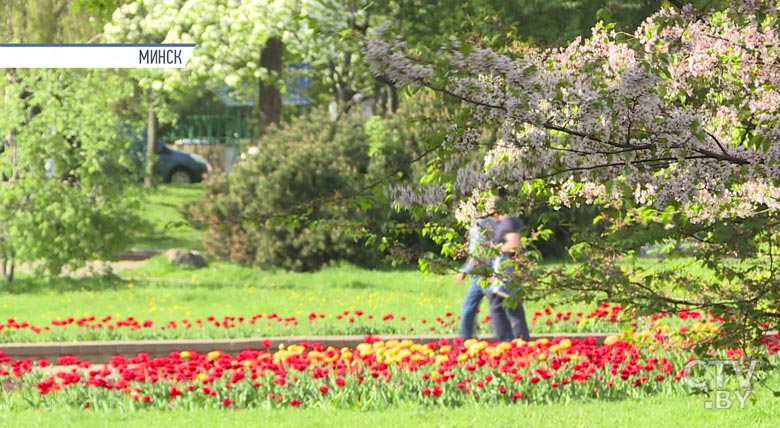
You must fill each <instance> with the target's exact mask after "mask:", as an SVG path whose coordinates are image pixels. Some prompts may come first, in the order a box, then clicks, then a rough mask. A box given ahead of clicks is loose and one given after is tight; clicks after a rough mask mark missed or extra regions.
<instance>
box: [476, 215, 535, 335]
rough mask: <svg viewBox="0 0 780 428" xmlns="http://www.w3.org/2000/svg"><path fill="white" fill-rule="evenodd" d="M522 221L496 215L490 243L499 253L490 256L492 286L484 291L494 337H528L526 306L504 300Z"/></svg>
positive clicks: (508, 293) (518, 245)
mask: <svg viewBox="0 0 780 428" xmlns="http://www.w3.org/2000/svg"><path fill="white" fill-rule="evenodd" d="M522 228H523V222H522V221H521V220H520V219H519V218H518V217H515V216H507V215H502V216H500V217H499V218H498V223H497V224H496V228H495V232H494V235H493V244H495V245H497V246H500V248H499V251H500V252H501V254H500V255H499V256H498V257H496V258H495V259H494V260H493V263H492V266H493V269H494V275H495V276H494V277H493V278H492V279H491V281H492V282H493V286H492V287H490V289H489V290H488V291H487V292H486V295H487V299H488V307H489V308H490V319H491V321H492V323H493V329H494V330H495V333H496V337H497V338H498V340H499V341H502V342H509V341H511V340H512V339H517V338H520V339H523V340H526V341H527V340H531V335H530V333H529V330H528V322H527V321H526V318H525V309H523V304H522V302H519V301H518V302H517V306H515V307H514V308H510V307H507V306H506V304H505V300H506V299H507V298H508V297H509V296H510V292H509V290H507V288H506V286H505V285H504V280H505V279H506V278H507V277H508V276H511V274H512V273H513V272H514V267H513V266H512V259H513V258H515V257H517V255H518V253H519V251H520V250H521V245H522V242H521V234H520V231H521V229H522Z"/></svg>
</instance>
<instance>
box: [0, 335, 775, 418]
mask: <svg viewBox="0 0 780 428" xmlns="http://www.w3.org/2000/svg"><path fill="white" fill-rule="evenodd" d="M264 342H265V343H263V342H258V349H257V350H245V351H243V352H240V353H238V354H235V355H230V354H227V353H224V352H221V351H219V350H215V351H212V352H208V353H197V352H192V351H186V350H183V351H179V352H172V353H171V354H170V355H169V356H167V357H161V358H150V357H149V356H148V355H147V354H138V355H136V356H132V357H130V356H116V357H114V358H113V359H112V360H111V362H110V363H108V364H105V365H102V366H91V365H90V363H89V362H88V361H80V360H78V359H76V358H74V357H72V356H62V357H60V358H58V360H57V361H56V364H57V365H58V366H57V367H56V369H54V370H53V369H52V367H50V364H51V363H52V362H49V361H46V360H39V361H34V360H32V359H24V360H16V361H10V358H8V357H7V356H5V357H4V356H3V355H2V353H0V385H5V387H4V389H5V390H6V391H5V392H6V394H2V396H0V408H11V407H13V408H18V407H25V406H29V407H32V408H48V407H57V406H63V405H65V406H70V407H78V408H83V407H100V408H111V409H141V408H147V407H153V408H161V409H169V408H219V407H225V408H251V407H259V406H260V407H263V406H264V407H279V406H292V407H297V406H328V407H343V408H382V407H387V406H393V405H396V404H400V403H404V402H415V403H417V402H422V403H429V404H431V405H442V406H460V405H463V404H467V403H516V402H520V403H548V402H565V401H568V400H572V399H575V400H588V399H619V398H626V397H641V396H644V395H648V394H659V393H661V394H674V393H679V392H685V390H686V386H685V382H680V380H681V379H682V378H683V376H684V375H685V371H684V367H685V364H686V363H687V362H688V361H690V360H691V359H692V358H693V357H691V356H690V355H688V354H686V353H684V352H679V351H673V350H672V349H673V347H666V346H658V347H653V348H650V347H648V346H644V345H642V344H641V343H633V342H630V341H626V340H623V339H621V338H620V337H618V336H616V335H613V336H609V337H607V339H606V340H605V341H604V343H603V344H601V345H598V344H597V343H596V340H595V339H594V338H586V339H584V340H570V339H567V338H555V339H553V340H547V339H539V340H536V341H532V342H524V341H522V340H515V341H513V342H512V343H489V342H485V341H477V340H474V339H471V340H468V341H466V342H462V341H461V340H454V341H446V340H442V341H438V342H432V343H426V344H422V343H413V342H412V341H410V340H389V341H382V340H380V339H379V338H376V337H373V336H368V337H366V338H365V340H364V342H363V343H361V344H360V345H358V346H356V347H355V348H333V347H328V348H324V347H323V346H322V345H320V344H318V343H316V342H312V343H300V344H296V345H292V346H289V347H286V348H282V349H278V350H270V349H267V348H268V346H270V343H269V342H268V341H264ZM776 350H777V349H773V348H770V352H769V353H768V355H767V357H768V358H771V359H776V358H777V356H776V355H777V354H776V352H775V351H776ZM730 355H731V356H732V357H736V356H737V355H735V354H730Z"/></svg>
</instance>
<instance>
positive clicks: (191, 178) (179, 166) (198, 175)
mask: <svg viewBox="0 0 780 428" xmlns="http://www.w3.org/2000/svg"><path fill="white" fill-rule="evenodd" d="M135 147H137V150H136V153H137V154H138V156H136V161H137V163H139V166H140V168H141V169H140V170H141V171H143V165H144V159H145V158H146V138H145V136H144V138H143V140H137V141H136V145H135ZM154 154H155V155H156V157H157V159H156V160H155V162H154V170H153V171H154V175H156V176H158V177H160V178H162V180H163V182H165V183H174V184H189V183H199V182H201V181H203V179H204V178H206V177H208V174H209V173H211V171H212V168H211V164H209V162H208V161H207V160H206V159H205V158H203V156H200V155H198V154H195V153H186V152H182V151H179V150H173V149H171V148H170V147H168V146H166V145H165V144H164V143H163V142H161V141H158V142H157V146H156V147H155V150H154Z"/></svg>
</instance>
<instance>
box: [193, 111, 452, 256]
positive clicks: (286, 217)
mask: <svg viewBox="0 0 780 428" xmlns="http://www.w3.org/2000/svg"><path fill="white" fill-rule="evenodd" d="M437 108H438V107H437V106H436V105H435V104H433V103H432V101H431V98H430V97H424V96H421V97H418V99H417V100H409V101H408V102H407V103H406V105H405V107H404V109H403V110H401V111H399V112H398V113H397V114H395V115H391V116H389V117H388V118H387V119H379V118H376V117H375V118H371V119H368V120H366V119H364V118H362V117H360V116H359V115H357V114H346V115H343V116H341V117H340V119H339V120H338V121H336V122H332V121H331V120H330V118H329V115H328V114H327V112H326V111H324V110H323V109H314V110H313V111H312V112H311V113H309V114H306V115H304V116H301V117H300V118H298V119H296V120H294V121H293V122H292V123H291V124H289V125H287V126H285V127H283V128H278V129H272V130H270V131H269V133H268V134H267V135H266V136H265V137H264V138H263V141H262V144H261V146H260V147H259V148H258V149H259V152H258V154H257V155H254V156H251V155H250V156H248V157H247V159H245V160H244V161H242V162H241V163H240V164H239V165H238V166H237V167H236V168H235V169H234V170H233V172H231V174H230V175H229V176H217V177H215V178H214V179H213V180H212V181H211V182H210V183H209V184H208V185H207V188H206V193H207V194H206V196H205V197H204V198H203V200H202V201H201V202H199V203H197V204H193V205H192V206H191V207H190V209H189V216H190V219H191V220H193V221H194V222H196V223H200V224H203V225H208V231H207V233H206V237H205V239H204V246H205V248H206V249H207V251H209V252H210V253H211V254H212V255H214V256H216V257H218V258H220V259H225V260H231V261H234V262H237V263H241V264H246V265H253V266H258V267H262V268H269V267H281V268H284V269H290V270H297V271H301V270H304V271H305V270H316V269H319V268H320V267H322V266H325V265H327V264H329V263H332V262H334V261H336V260H346V261H350V262H353V263H357V264H360V265H376V263H377V262H379V261H380V259H381V255H382V254H383V253H386V254H389V253H393V251H409V250H414V248H415V246H419V244H420V243H421V242H422V241H421V240H420V238H419V237H418V236H417V234H416V233H414V232H410V230H412V229H411V228H410V227H408V226H407V225H405V224H404V223H403V221H404V220H405V217H404V216H403V215H399V214H396V213H394V211H393V210H392V209H391V207H390V203H389V201H388V200H387V198H386V197H385V195H384V193H383V192H382V190H381V188H379V186H378V184H380V183H384V182H386V181H387V180H390V179H392V180H400V181H406V182H408V181H409V180H413V179H415V178H419V176H420V175H421V174H422V170H423V168H424V165H419V164H420V163H421V162H417V161H419V160H420V159H422V158H423V155H424V154H425V153H426V147H427V145H428V138H427V135H428V134H429V133H430V132H431V130H432V124H431V123H417V124H412V123H411V121H412V120H413V118H414V117H415V114H416V113H417V112H419V111H426V112H427V113H430V114H432V115H434V116H436V115H441V114H442V112H441V110H440V112H438V113H437ZM379 237H390V241H388V240H387V239H384V240H383V239H379ZM393 239H398V240H400V242H402V243H403V244H404V245H393V242H392V240H393ZM406 258H407V259H408V258H411V256H408V254H407V257H406Z"/></svg>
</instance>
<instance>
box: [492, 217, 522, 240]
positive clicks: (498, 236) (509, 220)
mask: <svg viewBox="0 0 780 428" xmlns="http://www.w3.org/2000/svg"><path fill="white" fill-rule="evenodd" d="M522 228H523V222H522V221H521V220H520V219H519V218H517V217H514V216H506V217H504V218H502V219H501V221H499V222H498V224H497V225H496V229H495V232H494V233H493V243H494V244H501V243H503V242H504V238H505V237H506V235H508V234H510V233H513V232H516V233H520V229H522Z"/></svg>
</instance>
